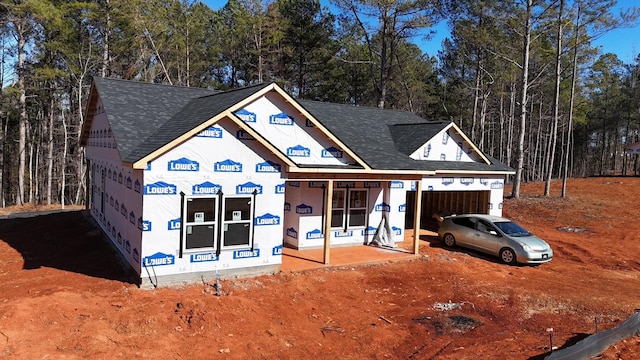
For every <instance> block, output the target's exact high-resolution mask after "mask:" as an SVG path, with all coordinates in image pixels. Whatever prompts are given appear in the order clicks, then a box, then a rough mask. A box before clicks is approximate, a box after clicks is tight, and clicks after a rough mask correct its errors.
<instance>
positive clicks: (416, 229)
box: [413, 179, 422, 255]
mask: <svg viewBox="0 0 640 360" xmlns="http://www.w3.org/2000/svg"><path fill="white" fill-rule="evenodd" d="M421 210H422V179H420V180H418V181H417V184H416V204H415V209H414V218H413V253H414V254H416V255H418V254H419V253H420V219H421V218H422V214H421Z"/></svg>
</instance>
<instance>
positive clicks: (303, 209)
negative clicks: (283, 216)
mask: <svg viewBox="0 0 640 360" xmlns="http://www.w3.org/2000/svg"><path fill="white" fill-rule="evenodd" d="M296 214H313V207H312V206H309V205H306V204H300V205H298V206H296Z"/></svg>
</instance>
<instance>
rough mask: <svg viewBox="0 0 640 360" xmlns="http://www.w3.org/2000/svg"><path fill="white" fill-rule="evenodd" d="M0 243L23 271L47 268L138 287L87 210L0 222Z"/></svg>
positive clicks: (127, 266)
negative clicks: (15, 255) (17, 259)
mask: <svg viewBox="0 0 640 360" xmlns="http://www.w3.org/2000/svg"><path fill="white" fill-rule="evenodd" d="M0 241H3V242H5V243H7V244H8V245H9V246H11V247H12V248H14V249H15V250H17V251H18V252H20V254H21V255H22V257H23V259H24V266H23V269H25V270H32V269H38V268H41V267H49V268H54V269H59V270H64V271H70V272H74V273H79V274H84V275H88V276H92V277H97V278H103V279H108V280H117V281H122V282H125V283H130V284H138V281H136V278H137V277H136V276H135V273H134V272H133V270H132V269H131V268H130V267H129V265H128V264H124V261H123V260H122V259H121V258H120V256H119V255H118V253H116V250H115V249H114V248H113V246H112V245H111V243H110V242H109V241H108V240H107V239H106V238H105V237H104V236H103V233H102V231H100V229H99V228H98V227H97V226H95V225H94V223H93V222H92V220H91V217H90V215H89V214H88V212H86V211H67V212H58V213H51V214H47V215H38V216H33V217H20V218H10V219H3V220H0Z"/></svg>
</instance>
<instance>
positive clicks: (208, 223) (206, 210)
mask: <svg viewBox="0 0 640 360" xmlns="http://www.w3.org/2000/svg"><path fill="white" fill-rule="evenodd" d="M217 203H218V199H217V198H187V199H185V209H184V219H183V220H184V225H183V226H184V228H183V229H184V244H185V245H184V246H185V249H186V250H197V249H203V248H208V249H215V248H216V241H215V240H216V237H217V231H216V220H217V216H216V213H217V206H216V205H217Z"/></svg>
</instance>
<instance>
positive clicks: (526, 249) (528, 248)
mask: <svg viewBox="0 0 640 360" xmlns="http://www.w3.org/2000/svg"><path fill="white" fill-rule="evenodd" d="M518 244H520V246H522V248H523V249H524V251H531V247H530V246H529V245H527V244H525V243H521V242H518Z"/></svg>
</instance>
